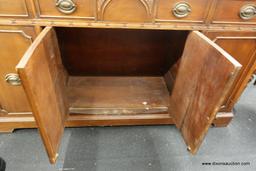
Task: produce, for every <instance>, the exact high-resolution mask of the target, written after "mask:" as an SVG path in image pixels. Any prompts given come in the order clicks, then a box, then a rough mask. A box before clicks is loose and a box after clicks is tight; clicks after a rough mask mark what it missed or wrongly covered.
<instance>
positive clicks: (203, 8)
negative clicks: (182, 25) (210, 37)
mask: <svg viewBox="0 0 256 171" xmlns="http://www.w3.org/2000/svg"><path fill="white" fill-rule="evenodd" d="M209 2H210V1H206V0H188V1H186V2H185V1H182V0H158V3H157V6H156V17H155V20H156V21H160V22H165V21H166V22H169V21H171V22H196V23H203V22H204V20H205V18H206V16H207V13H208V9H209V7H210V3H209Z"/></svg>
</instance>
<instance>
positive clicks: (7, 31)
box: [0, 30, 32, 43]
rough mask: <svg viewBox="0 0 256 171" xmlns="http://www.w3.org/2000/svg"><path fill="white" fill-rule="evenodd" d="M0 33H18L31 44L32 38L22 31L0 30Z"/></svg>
mask: <svg viewBox="0 0 256 171" xmlns="http://www.w3.org/2000/svg"><path fill="white" fill-rule="evenodd" d="M0 33H18V34H20V35H22V36H23V37H24V38H26V39H28V40H30V41H31V43H32V37H31V36H29V35H27V34H26V33H25V32H24V31H23V30H0Z"/></svg>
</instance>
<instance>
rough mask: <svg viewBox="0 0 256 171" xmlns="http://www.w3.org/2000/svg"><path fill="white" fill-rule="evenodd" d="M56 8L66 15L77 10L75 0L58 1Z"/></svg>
mask: <svg viewBox="0 0 256 171" xmlns="http://www.w3.org/2000/svg"><path fill="white" fill-rule="evenodd" d="M56 7H57V8H58V10H59V11H60V12H62V13H64V14H71V13H73V12H74V11H75V10H76V8H77V7H76V4H75V3H74V2H73V0H57V2H56Z"/></svg>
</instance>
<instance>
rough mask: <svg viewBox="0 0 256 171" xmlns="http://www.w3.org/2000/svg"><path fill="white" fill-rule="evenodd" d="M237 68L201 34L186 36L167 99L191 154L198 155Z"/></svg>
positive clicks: (227, 55) (235, 63) (224, 53)
mask: <svg viewBox="0 0 256 171" xmlns="http://www.w3.org/2000/svg"><path fill="white" fill-rule="evenodd" d="M238 48H239V47H238ZM240 68H241V65H240V64H239V63H238V62H237V61H236V60H235V59H234V58H232V57H231V56H230V55H229V54H228V53H226V52H225V51H224V50H223V49H221V48H220V47H219V46H218V45H216V44H215V43H213V42H212V41H211V40H209V39H208V38H207V37H206V36H204V35H203V34H202V33H200V32H198V31H193V32H191V33H190V34H189V36H188V38H187V42H186V45H185V49H184V52H183V55H182V57H181V63H180V67H179V70H178V74H177V77H176V81H175V84H174V88H173V91H172V94H171V97H170V114H171V116H172V117H173V119H174V122H175V124H176V126H177V128H179V129H180V131H181V133H182V136H183V138H184V140H185V142H186V144H187V147H188V150H189V151H190V152H191V153H193V154H194V153H196V152H197V150H198V148H199V146H200V144H201V143H202V141H203V139H204V137H205V135H206V133H207V131H208V128H209V127H210V125H211V123H212V121H213V120H214V118H215V115H216V113H217V112H218V110H219V107H220V105H221V104H222V101H223V100H224V98H225V95H226V93H227V92H228V90H229V89H230V87H231V85H232V83H233V81H234V79H235V78H236V76H237V73H238V71H239V69H240Z"/></svg>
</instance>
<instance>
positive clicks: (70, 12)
mask: <svg viewBox="0 0 256 171" xmlns="http://www.w3.org/2000/svg"><path fill="white" fill-rule="evenodd" d="M36 6H37V11H38V15H39V17H41V18H77V19H94V18H95V6H96V1H95V0H36Z"/></svg>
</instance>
